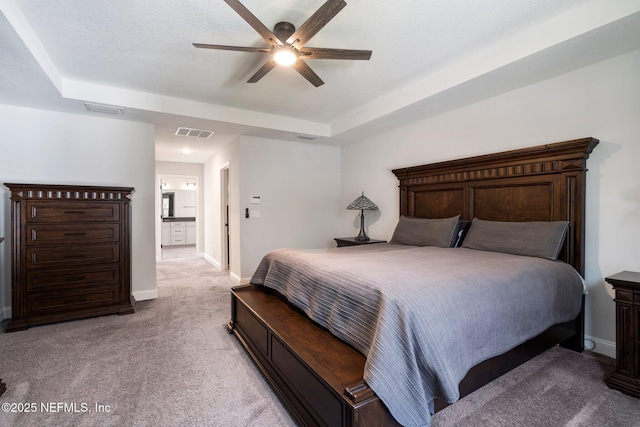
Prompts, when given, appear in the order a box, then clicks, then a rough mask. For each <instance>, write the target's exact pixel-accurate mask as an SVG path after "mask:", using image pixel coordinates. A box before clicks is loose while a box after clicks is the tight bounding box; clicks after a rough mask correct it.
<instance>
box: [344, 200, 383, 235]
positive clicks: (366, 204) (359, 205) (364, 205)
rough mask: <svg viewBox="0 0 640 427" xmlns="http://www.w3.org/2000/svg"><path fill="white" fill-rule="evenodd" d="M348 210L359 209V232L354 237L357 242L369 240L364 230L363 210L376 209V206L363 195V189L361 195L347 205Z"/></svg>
mask: <svg viewBox="0 0 640 427" xmlns="http://www.w3.org/2000/svg"><path fill="white" fill-rule="evenodd" d="M347 209H349V210H358V209H359V210H360V234H358V237H356V240H357V241H359V242H366V241H368V240H369V236H367V233H365V232H364V211H377V210H378V207H377V206H376V204H375V203H373V202H372V201H371V200H369V199H368V198H367V197H366V196H365V195H364V191H363V192H362V196H360V197H358V198H357V199H355V200H354V201H353V202H351V204H350V205H349V206H347Z"/></svg>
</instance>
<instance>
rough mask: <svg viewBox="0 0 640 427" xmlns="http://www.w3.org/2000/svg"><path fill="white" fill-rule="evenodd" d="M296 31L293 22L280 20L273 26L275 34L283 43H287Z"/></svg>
mask: <svg viewBox="0 0 640 427" xmlns="http://www.w3.org/2000/svg"><path fill="white" fill-rule="evenodd" d="M295 31H296V27H295V26H294V25H293V24H292V23H291V22H278V23H277V24H276V25H275V26H274V27H273V34H275V36H276V37H277V38H278V39H280V41H281V42H282V43H285V42H286V40H287V39H288V38H289V37H290V36H291V34H293V33H294V32H295Z"/></svg>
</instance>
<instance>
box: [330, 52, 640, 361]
mask: <svg viewBox="0 0 640 427" xmlns="http://www.w3.org/2000/svg"><path fill="white" fill-rule="evenodd" d="M588 136H592V137H594V138H597V139H599V140H600V144H599V145H598V146H597V147H596V148H595V150H594V152H593V153H592V154H591V157H590V158H589V160H588V161H587V165H588V168H589V172H588V174H587V175H588V176H587V201H586V204H587V208H586V233H587V235H586V272H585V275H586V277H585V279H586V282H587V286H588V290H589V294H588V295H587V307H586V334H587V335H588V336H590V337H591V338H593V340H594V341H595V342H596V344H597V347H596V349H595V350H596V351H599V352H602V353H605V354H608V355H610V356H614V357H615V351H614V347H613V345H614V342H615V313H614V303H613V301H612V299H611V296H610V286H609V285H607V284H606V283H605V282H604V277H606V276H609V275H612V274H615V273H617V272H618V271H621V270H634V271H639V270H640V257H639V255H640V250H639V249H638V241H640V225H639V223H638V218H639V217H640V168H639V167H638V160H639V159H640V51H635V52H632V53H629V54H626V55H622V56H619V57H616V58H613V59H609V60H607V61H603V62H600V63H597V64H594V65H591V66H588V67H585V68H582V69H580V70H577V71H574V72H571V73H568V74H565V75H562V76H559V77H555V78H553V79H550V80H546V81H543V82H540V83H537V84H534V85H531V86H528V87H525V88H522V89H519V90H515V91H513V92H509V93H506V94H503V95H500V96H497V97H495V98H492V99H488V100H485V101H482V102H479V103H477V104H474V105H470V106H467V107H465V108H461V109H458V110H455V111H452V112H449V113H446V114H443V115H441V116H438V117H434V118H431V119H427V120H424V121H417V122H416V123H414V124H412V125H410V126H406V127H403V128H402V129H398V130H396V131H394V132H389V133H386V134H381V135H379V136H377V137H376V138H374V139H371V140H367V141H363V142H361V143H358V144H353V145H350V146H347V147H344V148H343V150H342V203H343V204H345V205H346V204H347V203H349V202H351V201H352V200H353V199H354V198H355V196H357V195H358V194H359V192H360V190H362V189H363V190H364V191H365V194H367V196H368V197H369V198H371V200H373V201H374V202H375V203H376V204H377V205H378V207H379V208H380V212H379V216H378V217H372V218H369V220H371V225H370V226H369V230H368V231H369V235H370V236H371V237H373V238H380V239H389V238H390V237H391V235H392V233H393V230H394V227H395V225H396V223H397V220H398V197H399V194H398V189H397V181H396V178H395V176H394V175H393V174H392V173H391V170H392V169H395V168H398V167H403V166H412V165H418V164H424V163H432V162H437V161H443V160H450V159H456V158H460V157H468V156H473V155H478V154H486V153H492V152H498V151H504V150H510V149H516V148H523V147H528V146H534V145H540V144H545V143H550V142H558V141H564V140H569V139H575V138H581V137H588ZM354 216H355V214H354V213H352V212H346V211H345V212H342V221H341V224H342V231H343V234H345V235H349V234H354V233H357V227H358V225H357V222H356V221H354ZM354 235H355V234H354Z"/></svg>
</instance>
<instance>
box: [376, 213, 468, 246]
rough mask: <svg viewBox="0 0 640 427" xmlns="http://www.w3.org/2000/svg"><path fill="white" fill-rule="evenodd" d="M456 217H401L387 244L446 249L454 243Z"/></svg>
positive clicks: (456, 225)
mask: <svg viewBox="0 0 640 427" xmlns="http://www.w3.org/2000/svg"><path fill="white" fill-rule="evenodd" d="M459 217H460V215H458V216H454V217H451V218H438V219H430V218H416V217H410V216H404V215H403V216H401V217H400V221H398V225H397V226H396V230H395V231H394V232H393V237H392V238H391V241H390V242H389V243H400V244H403V245H412V246H439V247H441V248H448V247H450V246H451V244H452V241H453V243H455V237H456V236H455V232H456V230H457V228H458V218H459Z"/></svg>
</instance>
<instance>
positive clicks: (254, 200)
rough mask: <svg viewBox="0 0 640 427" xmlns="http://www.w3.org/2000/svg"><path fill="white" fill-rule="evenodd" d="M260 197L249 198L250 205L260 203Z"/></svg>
mask: <svg viewBox="0 0 640 427" xmlns="http://www.w3.org/2000/svg"><path fill="white" fill-rule="evenodd" d="M260 202H261V201H260V196H251V203H260Z"/></svg>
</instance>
